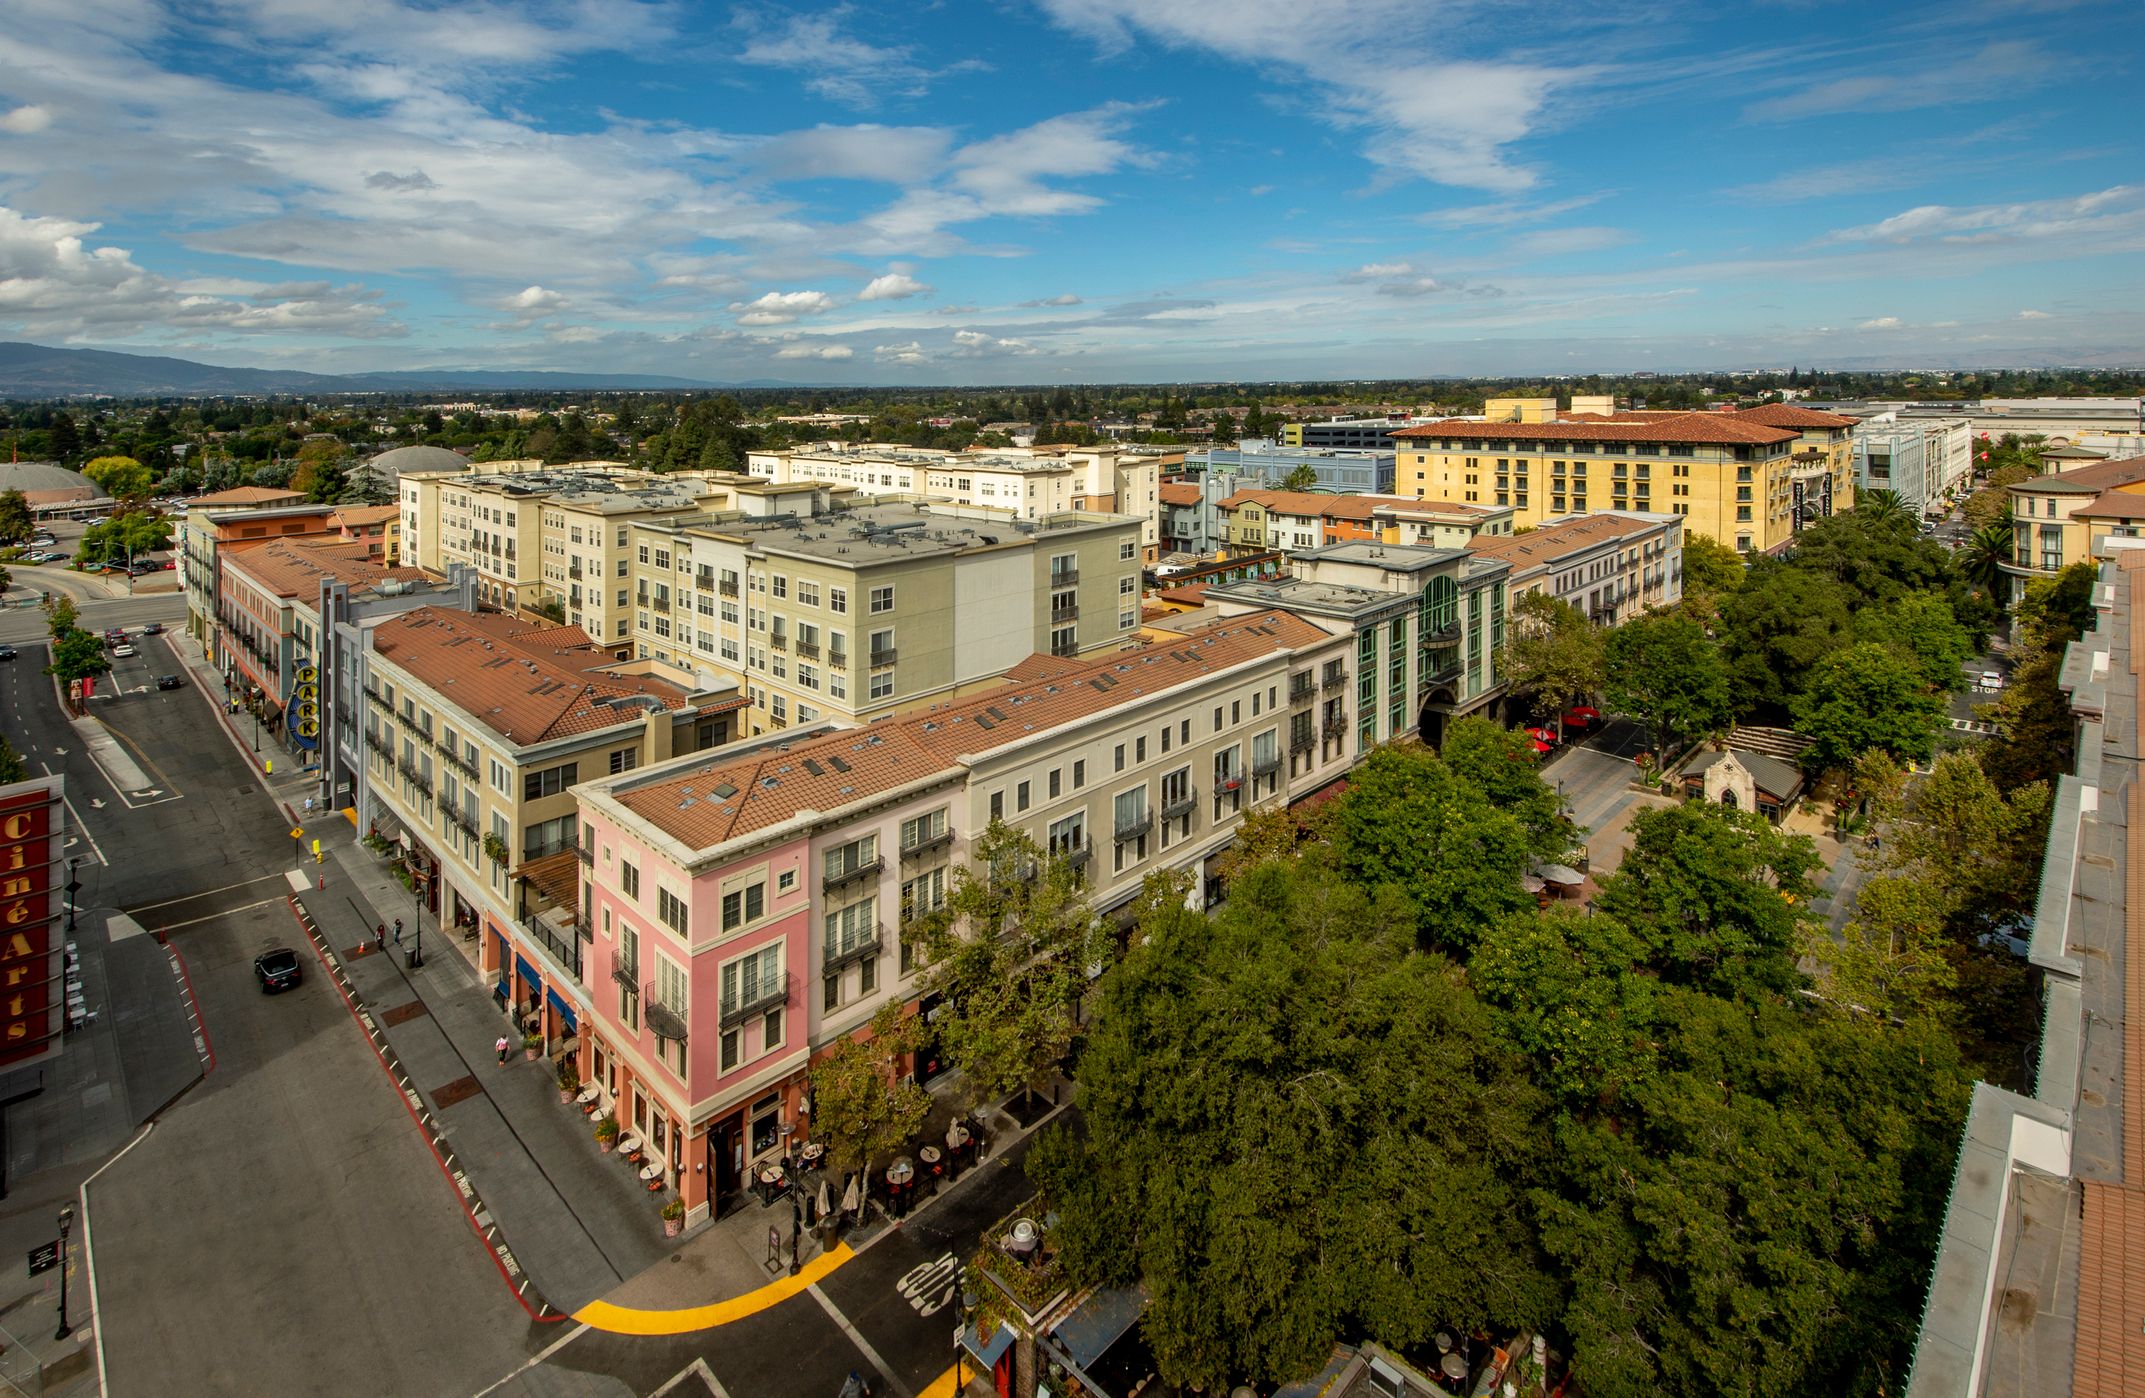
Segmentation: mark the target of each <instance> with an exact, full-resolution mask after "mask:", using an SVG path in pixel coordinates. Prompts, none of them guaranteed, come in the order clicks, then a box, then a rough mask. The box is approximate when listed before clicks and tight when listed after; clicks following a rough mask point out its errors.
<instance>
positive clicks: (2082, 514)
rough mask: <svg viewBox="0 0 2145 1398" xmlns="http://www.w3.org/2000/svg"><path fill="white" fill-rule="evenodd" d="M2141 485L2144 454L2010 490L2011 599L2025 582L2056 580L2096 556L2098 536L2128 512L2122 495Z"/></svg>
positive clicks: (2005, 567) (2008, 569) (2007, 566)
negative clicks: (2095, 547)
mask: <svg viewBox="0 0 2145 1398" xmlns="http://www.w3.org/2000/svg"><path fill="white" fill-rule="evenodd" d="M2141 483H2145V456H2141V457H2131V458H2129V459H2127V460H2123V461H2103V462H2101V463H2100V464H2099V465H2097V466H2085V467H2081V468H2080V469H2078V470H2075V471H2064V472H2062V473H2061V474H2057V475H2046V476H2035V477H2034V478H2033V479H2031V480H2025V481H2020V482H2019V483H2018V484H2016V485H2014V486H2011V487H2009V491H2008V493H2009V495H2010V497H2011V530H2012V542H2011V557H2010V560H2009V561H2008V562H2006V563H2005V564H2004V565H2003V570H2004V572H2006V573H2008V574H2009V575H2010V576H2012V577H2013V578H2016V579H2018V580H2019V582H2018V584H2017V586H2016V587H2015V588H2014V592H2013V599H2012V600H2014V601H2015V600H2017V597H2018V596H2021V595H2023V587H2024V584H2025V582H2026V581H2028V580H2030V579H2033V578H2052V577H2054V576H2055V575H2056V574H2058V573H2060V572H2062V571H2063V570H2064V569H2065V568H2067V567H2069V566H2070V565H2071V564H2073V563H2083V562H2086V561H2087V560H2088V559H2090V558H2092V557H2093V552H2094V549H2093V543H2094V536H2095V534H2096V533H2098V534H2107V533H2111V532H2114V531H2115V527H2116V525H2117V522H2118V521H2120V520H2123V519H2124V518H2125V516H2124V513H2123V512H2124V511H2125V510H2126V509H2127V502H2126V501H2124V500H2122V499H2121V498H2120V497H2121V496H2123V495H2126V494H2131V493H2133V492H2136V491H2139V490H2141V489H2145V486H2141Z"/></svg>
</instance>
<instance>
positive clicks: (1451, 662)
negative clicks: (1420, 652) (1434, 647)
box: [1423, 651, 1467, 684]
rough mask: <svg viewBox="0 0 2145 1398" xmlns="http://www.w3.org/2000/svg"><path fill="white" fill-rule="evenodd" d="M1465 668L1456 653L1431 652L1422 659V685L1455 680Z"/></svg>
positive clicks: (1458, 654)
mask: <svg viewBox="0 0 2145 1398" xmlns="http://www.w3.org/2000/svg"><path fill="white" fill-rule="evenodd" d="M1466 668H1467V667H1466V666H1465V665H1463V664H1461V663H1460V653H1459V652H1458V651H1449V652H1444V653H1437V652H1432V653H1431V654H1429V655H1426V656H1424V657H1423V683H1424V684H1435V683H1437V682H1439V681H1441V680H1450V679H1457V678H1459V676H1460V673H1461V672H1462V671H1463V670H1465V669H1466Z"/></svg>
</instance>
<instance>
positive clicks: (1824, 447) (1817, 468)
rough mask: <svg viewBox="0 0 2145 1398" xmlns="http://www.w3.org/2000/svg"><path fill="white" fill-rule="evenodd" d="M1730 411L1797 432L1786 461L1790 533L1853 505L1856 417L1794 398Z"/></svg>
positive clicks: (1743, 419)
mask: <svg viewBox="0 0 2145 1398" xmlns="http://www.w3.org/2000/svg"><path fill="white" fill-rule="evenodd" d="M1729 416H1731V417H1733V418H1735V419H1737V420H1738V421H1741V422H1754V423H1757V424H1759V425H1760V426H1764V427H1784V428H1786V429H1788V430H1789V431H1791V432H1799V433H1801V434H1802V440H1801V442H1800V443H1798V444H1797V445H1796V447H1795V449H1794V451H1793V452H1792V453H1791V454H1790V463H1789V466H1788V499H1789V509H1790V523H1791V525H1792V526H1793V529H1794V532H1796V533H1801V532H1802V531H1803V530H1804V529H1805V528H1807V527H1809V526H1810V525H1811V524H1813V523H1815V522H1816V521H1818V520H1820V519H1823V518H1825V517H1826V516H1827V515H1831V514H1836V513H1838V512H1840V511H1842V510H1848V509H1852V508H1853V507H1854V503H1855V468H1854V458H1855V428H1856V426H1857V425H1859V423H1860V421H1861V420H1860V419H1859V418H1852V417H1847V416H1845V415H1844V414H1840V413H1825V412H1818V411H1817V410H1815V409H1813V408H1804V407H1798V406H1796V405H1795V404H1793V403H1761V404H1760V405H1758V406H1757V407H1755V408H1737V409H1734V410H1733V411H1731V412H1730V413H1729Z"/></svg>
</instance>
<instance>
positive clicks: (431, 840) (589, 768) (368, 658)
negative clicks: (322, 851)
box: [332, 607, 742, 1039]
mask: <svg viewBox="0 0 2145 1398" xmlns="http://www.w3.org/2000/svg"><path fill="white" fill-rule="evenodd" d="M337 639H338V644H339V647H340V648H339V650H338V653H337V654H336V656H335V657H334V658H333V662H332V669H333V671H334V673H335V675H336V682H337V684H338V686H339V687H340V692H341V693H342V694H344V695H346V696H355V695H362V696H363V698H362V704H359V703H358V702H357V701H355V700H352V702H351V704H350V706H349V707H350V710H351V712H352V719H351V722H350V723H349V725H348V726H349V728H350V730H351V731H352V732H353V733H354V734H355V736H356V738H357V742H358V743H359V744H361V745H362V749H363V756H362V758H361V759H360V760H359V761H358V762H357V763H356V766H355V773H356V778H357V780H356V790H355V792H354V799H353V804H354V807H355V810H356V812H357V817H358V821H359V824H360V826H361V828H363V829H365V830H367V831H369V832H372V833H374V834H377V835H381V836H383V837H385V838H387V839H389V840H391V841H392V842H394V843H395V844H397V845H398V846H400V847H401V850H402V859H403V863H404V865H405V867H406V868H408V869H410V870H411V871H412V872H413V873H414V874H416V875H417V876H418V878H417V884H418V893H417V897H418V898H419V899H420V900H421V901H422V902H423V903H424V905H425V907H426V909H427V911H429V912H431V913H433V914H434V915H435V916H437V918H438V919H439V924H440V926H441V927H443V928H449V929H454V930H455V931H457V932H458V933H459V935H460V936H461V937H462V938H463V939H464V940H465V941H468V942H472V943H474V944H475V955H474V957H473V958H472V959H473V960H475V961H476V962H477V964H478V966H479V967H480V969H481V970H482V971H483V972H484V973H485V975H486V977H487V979H489V980H491V982H492V985H493V994H494V995H495V997H497V998H498V999H499V1000H501V1001H502V1002H503V1003H506V1004H509V1005H511V1006H512V1007H513V1009H514V1012H515V1014H516V1017H517V1018H518V1019H519V1020H520V1021H521V1022H522V1023H523V1024H524V1025H527V1026H530V1027H531V1028H533V1029H534V1032H538V1033H541V1034H543V1035H544V1037H545V1038H546V1039H555V1038H558V1037H560V1036H561V1035H564V1034H571V1033H575V1032H577V1030H578V1027H579V1025H580V1023H581V1020H582V1016H583V1014H584V1013H585V1011H586V1004H587V993H586V984H585V982H584V980H583V972H584V970H585V969H586V965H585V963H586V958H585V955H584V953H585V951H586V947H585V945H584V944H585V943H586V942H587V940H588V926H589V923H588V917H587V904H586V902H585V900H584V899H583V898H582V896H581V887H582V884H581V879H580V870H581V868H582V864H583V862H584V861H583V852H582V851H581V850H580V849H579V847H578V845H577V842H576V839H575V836H576V833H577V826H576V822H575V819H574V800H575V798H574V790H573V789H574V787H575V786H576V785H578V784H579V783H581V782H584V781H589V780H592V779H594V778H598V777H606V776H611V775H615V774H617V773H621V772H630V771H634V770H636V769H638V768H641V767H645V766H653V765H656V764H658V763H662V762H665V761H668V760H669V759H671V758H673V757H677V756H681V755H686V754H694V753H702V752H706V751H709V750H711V749H715V748H720V747H722V746H723V745H725V744H726V743H728V742H729V741H730V738H731V734H732V732H733V728H732V724H733V722H734V712H735V710H736V709H737V708H738V706H739V704H740V703H741V702H742V701H741V699H740V698H739V696H738V695H737V694H736V692H735V690H733V689H706V690H687V689H684V688H681V687H679V686H677V685H675V684H672V683H671V682H669V681H668V680H666V679H664V678H662V677H660V676H657V675H654V674H652V673H649V672H648V668H647V667H645V666H641V665H637V664H635V663H633V662H623V663H622V662H620V661H619V660H617V659H616V658H615V657H614V656H612V655H611V654H610V653H609V652H607V651H605V650H603V649H601V648H600V647H597V646H594V645H592V644H590V643H589V640H588V638H587V637H586V636H585V635H583V634H582V633H581V632H580V631H579V630H578V629H577V628H574V627H570V626H553V627H535V626H532V625H530V624H529V623H528V622H525V621H522V620H519V619H517V618H514V617H508V616H502V615H500V614H497V613H490V612H480V613H468V612H461V611H452V610H448V609H445V608H439V607H421V608H418V609H416V610H413V611H408V612H405V613H403V614H401V615H399V616H394V617H389V618H386V619H384V620H376V621H372V622H369V623H365V622H361V623H357V624H354V625H345V626H341V627H339V628H338V637H337ZM359 708H362V717H361V718H360V717H357V715H356V710H357V709H359Z"/></svg>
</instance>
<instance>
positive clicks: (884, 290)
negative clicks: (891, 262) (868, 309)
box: [857, 272, 931, 301]
mask: <svg viewBox="0 0 2145 1398" xmlns="http://www.w3.org/2000/svg"><path fill="white" fill-rule="evenodd" d="M930 290H931V288H930V287H928V286H925V285H924V284H923V283H922V282H920V281H918V280H916V278H914V277H912V276H910V275H908V274H907V273H906V272H888V273H887V274H885V275H884V276H879V277H873V278H872V279H871V280H870V281H868V282H866V283H865V284H864V289H863V290H862V291H860V292H858V293H857V300H859V301H906V300H908V299H909V298H910V297H911V296H922V295H924V294H925V293H927V292H929V291H930Z"/></svg>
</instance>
